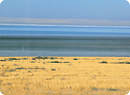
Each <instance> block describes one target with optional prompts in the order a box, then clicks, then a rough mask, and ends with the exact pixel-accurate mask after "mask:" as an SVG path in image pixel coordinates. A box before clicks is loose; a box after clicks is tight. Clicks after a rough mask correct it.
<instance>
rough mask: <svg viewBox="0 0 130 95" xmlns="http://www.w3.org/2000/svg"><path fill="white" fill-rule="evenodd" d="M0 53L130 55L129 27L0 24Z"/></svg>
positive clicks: (14, 54) (2, 54)
mask: <svg viewBox="0 0 130 95" xmlns="http://www.w3.org/2000/svg"><path fill="white" fill-rule="evenodd" d="M0 56H130V27H128V26H80V25H77V26H76V25H75V26H74V25H31V24H30V25H24V24H19V25H17V24H12V25H11V24H3V25H2V24H1V25H0Z"/></svg>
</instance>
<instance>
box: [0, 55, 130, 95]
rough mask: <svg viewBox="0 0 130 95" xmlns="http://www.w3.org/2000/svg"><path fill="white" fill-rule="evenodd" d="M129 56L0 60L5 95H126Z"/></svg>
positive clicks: (129, 78) (129, 85)
mask: <svg viewBox="0 0 130 95" xmlns="http://www.w3.org/2000/svg"><path fill="white" fill-rule="evenodd" d="M129 90H130V57H0V91H2V92H3V93H4V95H125V94H127V93H128V91H129Z"/></svg>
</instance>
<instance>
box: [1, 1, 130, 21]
mask: <svg viewBox="0 0 130 95" xmlns="http://www.w3.org/2000/svg"><path fill="white" fill-rule="evenodd" d="M0 17H13V18H15V17H17V18H18V17H20V18H23V17H24V18H53V19H57V18H61V19H62V18H71V19H72V18H74V19H96V20H125V21H130V5H129V3H128V2H126V0H4V2H3V3H2V4H0Z"/></svg>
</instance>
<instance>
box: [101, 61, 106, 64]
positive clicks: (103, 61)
mask: <svg viewBox="0 0 130 95" xmlns="http://www.w3.org/2000/svg"><path fill="white" fill-rule="evenodd" d="M100 63H104V64H107V63H108V62H107V61H101V62H100Z"/></svg>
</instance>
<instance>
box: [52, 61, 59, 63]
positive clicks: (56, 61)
mask: <svg viewBox="0 0 130 95" xmlns="http://www.w3.org/2000/svg"><path fill="white" fill-rule="evenodd" d="M50 63H61V62H59V61H51V62H50Z"/></svg>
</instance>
